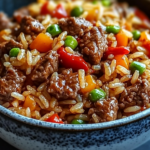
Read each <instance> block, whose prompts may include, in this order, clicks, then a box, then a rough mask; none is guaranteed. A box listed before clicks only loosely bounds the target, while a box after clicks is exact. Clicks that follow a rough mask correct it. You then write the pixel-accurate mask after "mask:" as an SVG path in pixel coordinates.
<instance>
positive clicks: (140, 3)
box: [0, 0, 150, 150]
mask: <svg viewBox="0 0 150 150" xmlns="http://www.w3.org/2000/svg"><path fill="white" fill-rule="evenodd" d="M34 1H36V0H0V11H4V12H6V13H7V14H8V15H9V16H11V15H12V12H13V11H14V10H16V9H18V8H20V7H21V6H26V5H28V4H29V3H32V2H34ZM118 1H120V2H128V3H129V4H130V5H132V6H137V7H139V8H140V9H141V10H143V11H144V12H145V13H146V14H147V15H148V16H150V0H118ZM0 150H17V149H15V148H13V147H12V146H10V145H9V144H8V143H6V142H4V141H3V140H1V139H0ZM136 150H150V142H147V143H146V144H144V145H143V146H141V147H139V148H137V149H136Z"/></svg>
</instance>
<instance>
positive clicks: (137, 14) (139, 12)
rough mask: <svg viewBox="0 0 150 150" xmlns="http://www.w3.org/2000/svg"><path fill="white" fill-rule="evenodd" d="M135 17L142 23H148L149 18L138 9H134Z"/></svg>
mask: <svg viewBox="0 0 150 150" xmlns="http://www.w3.org/2000/svg"><path fill="white" fill-rule="evenodd" d="M135 15H136V16H137V17H138V18H140V19H141V20H142V21H145V20H146V21H149V18H148V17H147V15H146V14H145V13H144V12H142V11H141V10H139V9H138V8H136V9H135Z"/></svg>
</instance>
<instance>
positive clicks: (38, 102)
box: [34, 97, 45, 109]
mask: <svg viewBox="0 0 150 150" xmlns="http://www.w3.org/2000/svg"><path fill="white" fill-rule="evenodd" d="M34 100H35V102H36V103H37V104H38V105H39V106H40V108H42V109H45V106H44V104H43V103H42V102H41V101H40V100H39V99H38V98H36V97H34Z"/></svg>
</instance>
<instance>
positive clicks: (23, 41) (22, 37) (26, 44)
mask: <svg viewBox="0 0 150 150" xmlns="http://www.w3.org/2000/svg"><path fill="white" fill-rule="evenodd" d="M19 37H20V40H21V43H22V44H23V47H24V49H25V50H27V48H28V42H27V40H26V38H25V35H24V33H22V32H21V33H20V36H19Z"/></svg>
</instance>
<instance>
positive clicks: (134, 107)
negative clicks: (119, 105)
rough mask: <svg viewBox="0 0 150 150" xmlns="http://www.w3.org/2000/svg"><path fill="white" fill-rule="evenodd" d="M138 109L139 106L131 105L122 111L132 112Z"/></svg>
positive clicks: (139, 108)
mask: <svg viewBox="0 0 150 150" xmlns="http://www.w3.org/2000/svg"><path fill="white" fill-rule="evenodd" d="M139 110H141V107H140V106H131V107H127V108H125V109H124V112H125V113H133V112H136V111H139Z"/></svg>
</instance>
